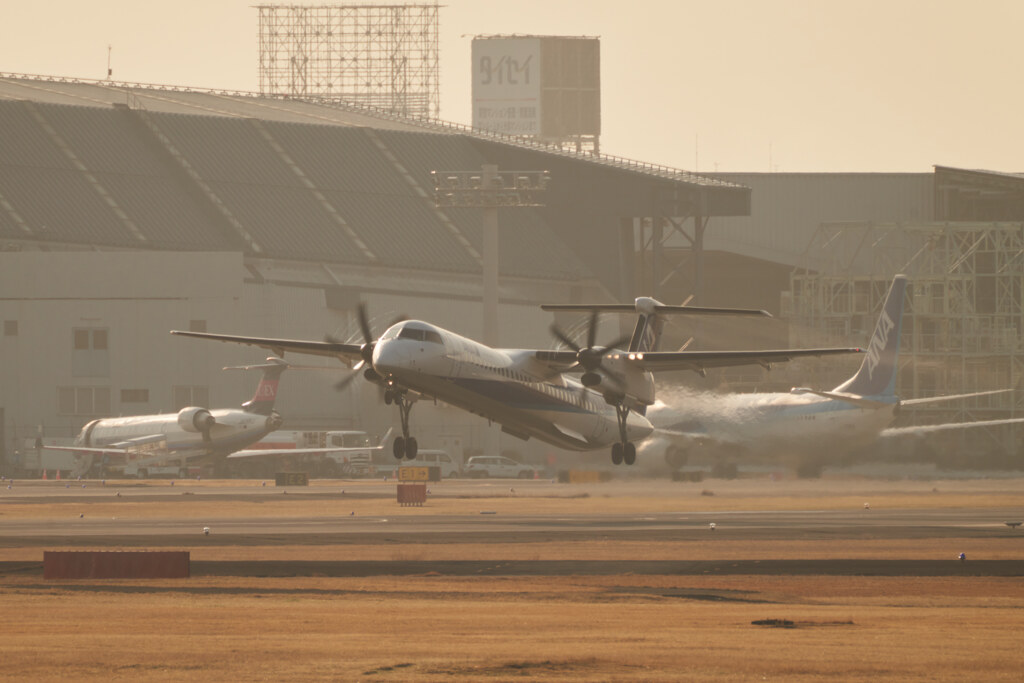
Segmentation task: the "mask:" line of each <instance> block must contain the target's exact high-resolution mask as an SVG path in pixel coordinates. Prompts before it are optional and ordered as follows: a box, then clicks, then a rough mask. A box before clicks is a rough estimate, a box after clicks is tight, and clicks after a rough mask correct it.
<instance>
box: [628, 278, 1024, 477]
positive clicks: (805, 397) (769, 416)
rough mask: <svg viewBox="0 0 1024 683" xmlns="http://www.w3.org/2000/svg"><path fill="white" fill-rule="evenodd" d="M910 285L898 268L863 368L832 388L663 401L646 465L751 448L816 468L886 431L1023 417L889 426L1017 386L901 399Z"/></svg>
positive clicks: (654, 417)
mask: <svg viewBox="0 0 1024 683" xmlns="http://www.w3.org/2000/svg"><path fill="white" fill-rule="evenodd" d="M906 288H907V278H906V276H904V275H897V276H896V277H895V278H894V279H893V282H892V285H891V286H890V288H889V293H888V295H887V297H886V300H885V303H884V304H883V306H882V312H881V315H880V316H879V318H878V323H877V325H876V327H875V330H874V333H873V335H872V337H871V341H870V343H869V344H868V348H867V353H866V354H865V356H864V360H863V362H862V363H861V365H860V369H859V370H858V371H857V373H856V374H855V375H853V377H850V378H849V379H848V380H846V381H845V382H843V383H842V384H840V385H839V386H837V387H836V388H835V389H832V390H831V391H817V390H813V389H805V388H795V389H792V390H791V391H790V392H789V393H751V394H712V393H704V392H700V393H688V392H682V393H680V394H679V395H678V396H677V397H676V398H674V399H672V400H670V401H667V402H666V401H664V400H661V401H658V402H657V403H656V404H655V405H654V406H652V408H651V410H649V411H648V413H647V416H648V417H649V418H650V420H651V423H652V424H653V425H654V427H655V431H654V433H653V434H652V436H651V437H650V438H649V439H647V440H646V441H645V442H644V443H643V444H641V447H640V452H641V457H642V459H643V461H644V464H645V466H646V465H647V464H648V463H650V464H652V465H654V464H656V463H659V462H664V463H665V464H667V465H668V466H669V467H670V468H671V469H678V468H680V467H682V466H683V465H684V464H685V463H686V462H687V460H688V458H689V456H690V455H695V454H701V455H703V454H707V455H710V456H712V458H713V459H716V460H720V459H721V457H722V456H726V457H728V456H730V455H735V454H743V455H747V456H750V457H752V458H757V457H762V456H766V457H768V458H770V459H772V460H778V459H782V460H795V461H796V464H797V466H798V468H799V469H800V471H801V473H802V474H808V475H815V474H818V473H820V469H821V466H822V464H824V462H825V461H827V460H828V459H830V458H831V459H833V461H834V459H835V457H836V456H837V455H839V454H840V453H842V452H852V451H853V450H856V449H858V448H862V447H864V446H867V445H869V444H871V443H872V442H873V441H874V440H875V439H877V438H878V437H879V436H882V437H886V436H890V435H897V434H903V433H907V432H909V431H935V430H937V429H962V428H964V427H980V426H990V425H995V424H1005V423H1007V422H1020V421H1021V420H1020V419H1013V420H992V421H983V422H967V423H951V424H946V425H928V426H926V427H902V428H897V429H886V428H887V427H888V426H889V424H890V423H891V422H892V421H893V419H894V418H895V416H896V414H897V412H898V411H899V409H900V407H901V406H907V405H915V404H923V403H933V402H938V401H951V400H954V399H962V398H971V397H974V396H984V395H988V394H997V393H1004V392H1006V391H1010V390H1008V389H1002V390H996V391H982V392H976V393H971V394H957V395H951V396H936V397H929V398H918V399H908V400H902V401H901V400H900V399H899V397H897V395H896V392H895V387H896V370H897V360H898V354H899V345H900V327H901V324H902V320H903V302H904V296H905V292H906ZM665 395H666V392H665V391H662V396H663V397H664V396H665Z"/></svg>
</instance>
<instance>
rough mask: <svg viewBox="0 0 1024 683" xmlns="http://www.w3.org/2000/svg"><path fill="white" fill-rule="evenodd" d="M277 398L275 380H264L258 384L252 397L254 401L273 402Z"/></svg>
mask: <svg viewBox="0 0 1024 683" xmlns="http://www.w3.org/2000/svg"><path fill="white" fill-rule="evenodd" d="M276 396H277V380H276V379H265V380H262V381H261V382H260V383H259V386H257V387H256V395H255V396H253V397H252V400H254V401H273V400H274V398H275V397H276Z"/></svg>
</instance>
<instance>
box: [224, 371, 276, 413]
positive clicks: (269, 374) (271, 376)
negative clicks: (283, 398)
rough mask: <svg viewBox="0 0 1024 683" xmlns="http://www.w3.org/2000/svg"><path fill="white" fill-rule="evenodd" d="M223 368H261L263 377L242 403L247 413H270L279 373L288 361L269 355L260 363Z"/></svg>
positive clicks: (272, 410) (272, 409)
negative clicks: (253, 392)
mask: <svg viewBox="0 0 1024 683" xmlns="http://www.w3.org/2000/svg"><path fill="white" fill-rule="evenodd" d="M224 369H225V370H262V371H263V377H262V378H261V379H260V383H259V384H258V385H256V393H255V394H253V396H252V398H251V399H249V400H248V401H246V402H245V403H243V404H242V409H243V410H245V411H246V412H247V413H255V414H256V415H271V414H273V412H274V399H276V398H277V383H278V380H279V379H280V378H281V373H282V372H284V371H285V370H287V369H288V363H286V362H284V361H283V360H281V359H280V358H274V357H272V356H271V357H269V358H267V362H266V363H265V364H262V365H245V366H242V367H231V368H224Z"/></svg>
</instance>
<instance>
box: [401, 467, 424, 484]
mask: <svg viewBox="0 0 1024 683" xmlns="http://www.w3.org/2000/svg"><path fill="white" fill-rule="evenodd" d="M429 479H430V468H428V467H399V468H398V481H427V480H429Z"/></svg>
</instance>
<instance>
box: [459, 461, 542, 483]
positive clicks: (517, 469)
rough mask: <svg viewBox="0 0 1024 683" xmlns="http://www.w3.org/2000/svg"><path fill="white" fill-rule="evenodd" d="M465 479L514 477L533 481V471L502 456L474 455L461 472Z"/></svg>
mask: <svg viewBox="0 0 1024 683" xmlns="http://www.w3.org/2000/svg"><path fill="white" fill-rule="evenodd" d="M462 472H463V474H464V475H466V476H467V477H478V478H479V477H516V478H518V479H533V478H534V476H535V470H534V469H533V468H532V467H530V466H529V465H524V464H522V463H518V462H516V461H515V460H513V459H512V458H506V457H504V456H502V455H474V456H473V457H472V458H470V459H469V460H467V461H466V467H465V468H463V470H462Z"/></svg>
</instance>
